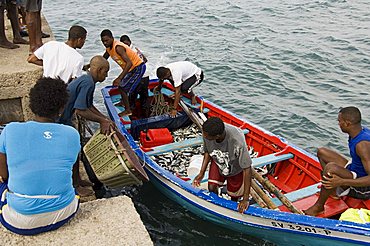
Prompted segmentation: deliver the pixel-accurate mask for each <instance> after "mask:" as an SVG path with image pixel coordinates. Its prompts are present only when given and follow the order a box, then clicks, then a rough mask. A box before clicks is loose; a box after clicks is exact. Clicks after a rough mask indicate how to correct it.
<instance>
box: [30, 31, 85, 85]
mask: <svg viewBox="0 0 370 246" xmlns="http://www.w3.org/2000/svg"><path fill="white" fill-rule="evenodd" d="M86 35H87V31H86V29H85V28H83V27H82V26H72V27H71V28H70V29H69V32H68V40H67V42H65V43H64V42H58V41H49V42H47V43H45V44H44V45H42V46H41V47H40V48H38V49H37V50H36V51H35V52H34V53H33V54H32V55H30V56H29V57H28V59H27V61H28V62H29V63H33V64H36V65H39V66H42V67H43V69H44V72H43V76H44V77H51V78H61V79H62V80H63V81H64V82H65V83H69V82H70V81H71V80H72V79H74V78H76V77H79V76H80V75H82V68H83V66H84V58H83V56H82V55H81V54H80V53H78V52H77V51H76V49H81V48H82V47H83V46H84V44H85V40H86Z"/></svg>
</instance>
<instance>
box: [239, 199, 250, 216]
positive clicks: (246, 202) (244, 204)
mask: <svg viewBox="0 0 370 246" xmlns="http://www.w3.org/2000/svg"><path fill="white" fill-rule="evenodd" d="M248 207H249V200H248V199H243V200H241V201H240V202H239V203H238V211H239V213H244V211H246V210H247V209H248Z"/></svg>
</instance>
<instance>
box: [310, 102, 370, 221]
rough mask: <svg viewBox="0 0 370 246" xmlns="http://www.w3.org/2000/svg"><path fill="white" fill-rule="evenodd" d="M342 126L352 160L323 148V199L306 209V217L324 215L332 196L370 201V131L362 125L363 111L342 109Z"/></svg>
mask: <svg viewBox="0 0 370 246" xmlns="http://www.w3.org/2000/svg"><path fill="white" fill-rule="evenodd" d="M338 124H339V127H340V129H341V130H342V132H344V133H347V134H348V136H349V138H348V146H349V150H350V155H351V158H352V160H350V161H349V160H347V158H345V157H344V156H342V155H341V154H339V153H337V152H335V151H333V150H330V149H327V148H324V147H321V148H319V149H318V151H317V157H318V158H319V161H320V163H321V166H322V167H323V169H324V170H323V173H322V181H321V182H322V186H321V191H320V196H319V199H318V200H317V201H316V203H315V204H314V205H312V206H311V207H310V208H308V209H307V210H305V211H304V212H305V214H307V215H312V216H316V215H318V214H320V213H322V212H324V205H325V202H326V201H327V200H328V198H329V196H330V195H332V193H334V192H336V195H338V196H346V195H348V196H351V197H355V198H358V199H370V130H369V129H368V128H365V127H363V126H362V125H361V112H360V110H359V109H358V108H356V107H346V108H342V109H341V110H340V111H339V114H338Z"/></svg>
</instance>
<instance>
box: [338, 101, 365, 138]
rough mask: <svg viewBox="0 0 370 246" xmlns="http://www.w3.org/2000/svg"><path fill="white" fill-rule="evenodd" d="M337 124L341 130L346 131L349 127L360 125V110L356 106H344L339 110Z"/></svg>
mask: <svg viewBox="0 0 370 246" xmlns="http://www.w3.org/2000/svg"><path fill="white" fill-rule="evenodd" d="M338 125H339V127H340V129H341V130H342V132H346V133H347V132H348V130H349V129H350V128H353V127H361V112H360V110H359V109H358V108H356V107H353V106H351V107H345V108H342V109H341V110H339V113H338Z"/></svg>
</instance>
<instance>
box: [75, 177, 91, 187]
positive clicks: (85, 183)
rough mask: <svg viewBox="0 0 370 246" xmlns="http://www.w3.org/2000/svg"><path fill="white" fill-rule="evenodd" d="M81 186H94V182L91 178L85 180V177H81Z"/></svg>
mask: <svg viewBox="0 0 370 246" xmlns="http://www.w3.org/2000/svg"><path fill="white" fill-rule="evenodd" d="M78 183H79V184H80V186H82V187H91V186H94V183H93V182H91V181H90V180H84V179H81V180H80V181H79V182H78Z"/></svg>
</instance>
